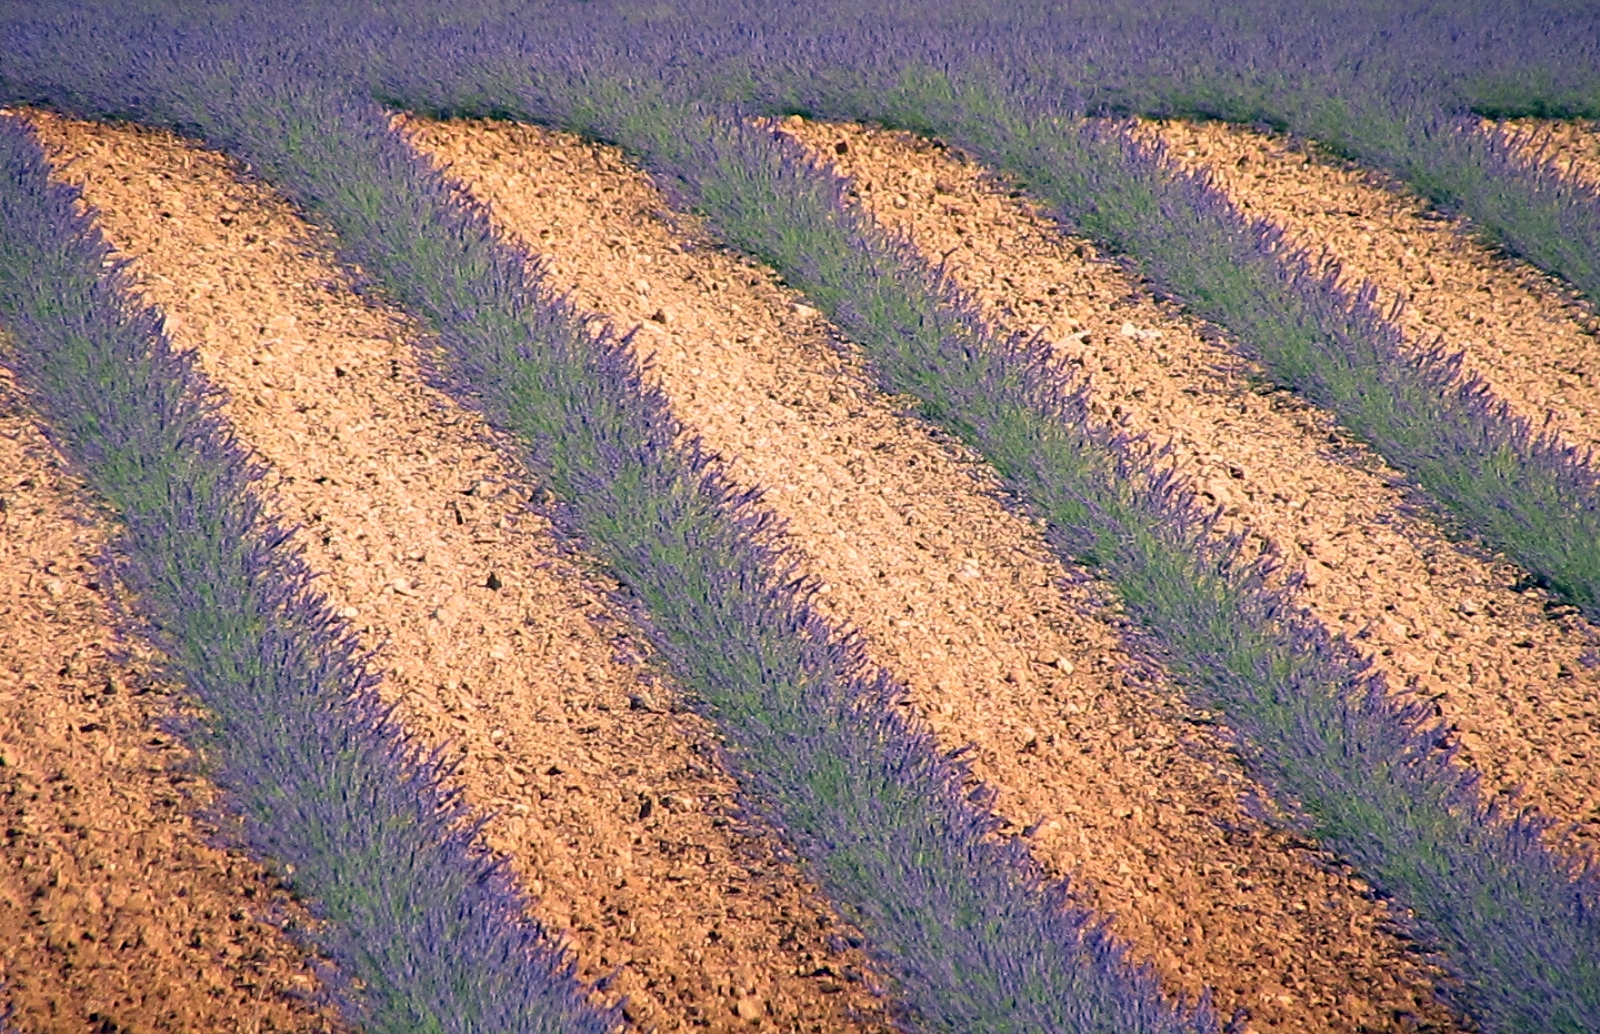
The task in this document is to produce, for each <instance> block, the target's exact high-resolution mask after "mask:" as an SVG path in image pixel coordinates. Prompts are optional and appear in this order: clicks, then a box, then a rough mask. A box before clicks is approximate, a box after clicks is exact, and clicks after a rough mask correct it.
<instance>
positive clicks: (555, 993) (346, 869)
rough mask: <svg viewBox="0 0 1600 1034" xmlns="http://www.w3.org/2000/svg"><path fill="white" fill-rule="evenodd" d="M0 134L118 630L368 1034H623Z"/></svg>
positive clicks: (25, 350) (30, 293) (340, 998)
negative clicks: (151, 674) (152, 662)
mask: <svg viewBox="0 0 1600 1034" xmlns="http://www.w3.org/2000/svg"><path fill="white" fill-rule="evenodd" d="M47 172H48V168H47V166H46V163H45V160H44V155H43V153H42V152H41V150H40V149H39V147H38V146H37V145H36V144H35V143H34V142H33V140H32V139H31V137H30V136H29V135H28V134H27V133H26V132H25V130H24V129H23V128H22V127H21V126H20V125H18V124H16V121H15V120H14V119H10V118H6V119H0V328H3V329H4V330H5V331H6V332H7V335H8V337H9V339H10V340H9V342H8V347H7V348H6V350H5V360H6V362H7V363H8V365H10V366H11V368H12V369H13V371H14V372H15V374H16V377H17V381H18V383H19V385H20V386H21V388H22V390H23V391H24V393H25V395H26V397H27V399H28V400H29V401H30V402H31V403H32V405H33V406H34V407H35V408H36V410H37V411H38V412H39V413H40V415H41V417H42V419H43V426H44V429H45V431H46V433H47V434H48V436H49V437H50V439H51V441H52V442H53V444H54V445H55V446H56V447H57V448H58V449H60V451H61V452H62V453H63V454H64V455H65V456H66V457H68V459H69V460H70V462H71V463H72V464H73V466H74V467H75V468H76V469H77V471H78V472H79V473H80V474H81V475H82V476H83V477H84V479H85V480H86V482H87V483H88V485H89V486H90V488H91V489H92V490H93V491H94V492H95V493H96V495H97V496H98V498H99V499H100V500H101V501H102V502H103V505H104V508H105V516H106V517H107V518H108V519H110V520H113V521H116V522H117V524H118V527H119V532H118V535H117V537H116V539H115V541H114V543H113V545H112V547H111V552H110V553H109V554H108V555H107V556H106V558H105V559H104V561H103V562H104V564H105V565H106V567H107V568H108V573H109V574H111V575H112V576H114V578H115V580H116V582H117V583H118V584H120V585H121V586H122V587H123V592H122V594H121V595H120V598H119V603H120V615H121V620H122V623H123V625H124V627H127V628H130V629H132V630H134V631H136V632H137V633H138V634H140V635H142V636H144V637H145V638H146V639H147V640H148V641H149V642H151V643H152V644H153V645H155V646H156V647H157V648H158V649H159V650H160V651H161V653H162V655H163V656H164V658H165V667H166V672H167V674H168V675H169V676H170V677H171V678H173V679H174V680H175V681H176V682H179V683H181V684H182V685H183V686H185V687H186V689H187V691H188V693H189V694H190V696H191V697H192V699H193V701H194V702H195V703H196V704H197V705H198V706H199V707H200V708H201V709H202V711H203V716H202V717H201V718H199V719H196V720H189V721H183V720H179V719H178V718H173V719H172V720H171V722H170V724H171V725H172V727H173V728H174V730H175V731H177V732H179V733H181V734H182V735H183V736H184V737H185V739H186V740H187V741H188V742H189V743H190V744H191V745H192V746H193V747H194V749H195V752H196V757H197V759H198V762H199V765H200V767H201V769H202V770H203V771H204V773H205V774H207V775H209V776H210V777H211V778H212V779H213V780H214V781H215V783H216V784H217V786H218V787H219V788H220V789H221V790H222V791H223V795H224V797H223V800H224V802H225V803H224V806H223V808H222V810H219V811H218V812H217V813H215V814H214V815H213V816H212V817H213V819H214V820H215V821H216V822H217V823H218V825H219V827H220V828H221V829H222V830H223V831H224V833H225V834H226V835H227V836H228V837H229V838H230V839H231V840H233V841H235V842H237V843H240V844H242V845H243V846H245V847H246V848H247V849H248V850H249V851H250V852H251V853H252V854H253V855H254V856H256V857H257V858H259V859H261V860H263V861H264V862H266V863H267V864H268V865H269V866H270V867H271V868H272V869H273V870H274V871H275V872H276V873H277V874H278V875H279V876H280V877H281V878H282V879H283V880H284V881H285V883H286V884H287V885H288V886H289V887H290V889H291V890H293V891H294V892H295V893H296V894H297V895H299V896H301V897H302V898H304V899H305V900H306V901H307V903H308V904H309V905H310V906H311V910H312V914H313V915H314V916H315V917H316V920H317V921H316V923H315V925H314V926H313V927H311V928H309V929H306V928H293V929H292V931H291V932H293V933H295V934H296V935H297V936H298V937H299V938H300V939H301V940H302V941H303V943H304V944H305V945H306V946H307V948H309V949H312V950H313V951H316V952H320V953H321V954H322V955H323V956H324V958H323V959H322V960H321V962H320V968H321V971H322V976H323V977H324V982H325V985H326V988H327V993H330V994H331V995H332V996H333V998H334V1000H335V1001H336V1002H337V1003H338V1005H339V1007H340V1009H341V1012H342V1014H343V1015H344V1017H345V1018H346V1020H347V1021H349V1022H350V1023H351V1024H352V1026H354V1027H358V1028H362V1029H365V1030H367V1031H371V1032H377V1031H396V1032H398V1031H405V1032H408V1034H414V1032H417V1031H428V1032H441V1034H442V1032H447V1031H461V1032H466V1031H476V1032H483V1031H550V1032H562V1034H571V1032H578V1031H587V1032H593V1034H600V1032H603V1031H607V1030H610V1029H612V1028H613V1027H614V1026H615V1025H616V1023H617V1021H618V1016H617V1013H616V1012H615V1011H614V1010H599V1009H595V1008H594V1007H592V1006H590V1005H589V1004H588V1003H587V1001H586V997H587V990H588V989H587V988H585V987H584V986H582V985H580V984H579V983H578V982H577V981H576V980H575V979H574V976H573V965H572V963H571V961H570V960H569V959H568V958H567V957H566V956H565V954H564V953H563V952H562V951H561V950H560V949H559V948H558V947H556V946H555V945H554V944H553V943H552V941H551V940H550V939H549V938H548V937H547V936H546V934H545V932H544V930H543V928H542V927H541V926H540V925H539V924H538V923H537V922H534V921H532V920H530V919H529V918H528V917H527V908H528V903H527V901H526V900H525V899H524V898H523V897H522V896H521V894H520V893H519V892H518V891H517V890H516V888H515V887H514V886H513V884H512V881H511V879H510V877H509V876H508V875H507V873H506V871H505V869H504V866H503V860H498V859H494V858H491V857H490V856H489V855H488V854H487V853H486V851H485V850H484V849H483V848H482V847H481V846H480V845H479V843H478V833H479V830H480V828H481V821H479V820H474V819H473V818H472V817H471V815H470V814H469V812H468V809H467V808H466V806H465V805H464V804H463V803H462V802H461V800H460V798H459V796H458V794H457V793H456V792H455V791H453V790H450V789H447V788H446V787H445V786H444V784H443V780H444V779H445V778H446V777H447V776H448V774H449V770H448V767H447V766H446V765H444V764H443V763H442V761H441V760H440V755H439V753H438V752H437V751H433V752H429V751H426V750H424V749H423V748H422V747H421V746H420V745H419V744H417V743H416V742H415V741H414V740H412V739H411V738H410V737H408V736H407V735H406V734H405V733H404V732H403V731H402V730H401V729H400V728H399V727H398V726H397V725H396V724H395V723H394V722H393V721H392V720H391V719H390V716H389V711H388V709H386V708H385V707H384V706H383V705H382V704H381V702H380V701H379V699H378V696H377V694H376V692H375V690H374V687H375V685H376V683H377V676H376V675H375V674H374V673H373V672H372V671H371V670H370V669H369V668H368V667H367V666H366V663H365V661H364V659H363V657H362V655H361V654H360V651H359V649H358V646H357V643H356V640H355V637H354V635H353V633H352V632H351V631H350V629H349V628H348V626H347V625H346V624H345V623H344V622H342V621H341V620H340V619H339V618H337V617H335V616H334V615H333V613H332V612H331V611H330V610H329V608H328V605H327V603H326V601H325V600H324V599H323V597H322V596H321V595H320V594H318V593H317V592H316V591H314V589H313V588H312V586H311V575H310V572H309V570H308V569H307V568H306V566H305V564H304V563H303V561H302V560H301V559H300V557H299V555H298V554H297V553H296V552H295V551H294V550H293V549H292V547H290V546H289V532H288V531H287V530H286V529H285V528H284V527H283V526H282V525H280V524H279V523H278V522H277V521H276V520H274V519H272V518H270V517H268V516H267V515H266V514H265V513H264V511H263V507H262V503H261V501H260V499H259V497H258V496H257V495H256V494H255V493H254V491H253V490H252V489H251V487H250V486H251V482H253V481H254V480H256V479H257V478H259V476H260V475H261V473H262V471H261V469H260V468H259V467H258V466H256V465H255V464H253V463H252V462H251V461H250V460H249V459H248V457H247V456H246V455H245V453H244V451H243V449H242V448H241V447H240V445H239V444H238V442H237V441H236V440H235V439H234V438H233V437H232V436H231V433H230V432H229V431H228V430H227V428H226V425H225V424H224V423H223V421H222V419H221V416H220V414H219V412H218V407H219V405H220V404H221V397H220V395H219V394H218V393H217V392H216V391H214V390H213V389H212V388H211V387H210V386H209V385H208V383H207V382H206V380H205V379H204V377H203V376H202V375H201V373H200V372H199V370H198V369H197V367H196V365H195V361H194V358H193V356H192V355H190V354H187V353H180V352H176V351H174V350H173V349H172V347H171V345H170V343H169V342H168V339H167V337H166V335H165V333H164V332H163V330H162V327H161V319H160V317H159V316H158V315H157V314H156V313H155V312H154V311H153V310H152V309H149V308H147V307H143V306H139V305H137V304H135V303H133V302H131V301H130V300H129V297H128V296H129V294H130V293H131V290H132V285H131V283H130V281H129V278H128V276H127V274H126V273H125V272H124V271H123V269H122V267H121V266H120V265H119V264H117V263H114V262H113V261H112V260H111V258H110V250H109V248H108V247H107V245H106V243H105V242H104V240H103V239H102V238H101V237H100V235H99V233H98V231H96V230H95V229H94V227H93V225H92V222H91V216H90V215H89V214H87V213H79V212H77V211H75V209H74V202H75V201H76V200H77V197H78V195H77V192H76V191H74V190H72V189H69V188H67V187H64V186H60V185H51V184H49V183H48V182H47Z"/></svg>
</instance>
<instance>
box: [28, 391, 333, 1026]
mask: <svg viewBox="0 0 1600 1034" xmlns="http://www.w3.org/2000/svg"><path fill="white" fill-rule="evenodd" d="M7 390H9V382H3V381H0V392H4V391H7ZM88 512H89V511H88V509H87V507H86V506H85V505H84V499H83V497H82V495H81V493H80V490H79V488H78V487H77V486H76V485H75V484H74V483H73V481H72V479H71V478H69V477H67V476H66V475H64V474H63V472H62V471H61V469H60V468H59V466H58V464H57V462H56V460H55V458H54V456H53V455H52V454H51V451H50V449H49V448H48V447H47V446H46V444H45V443H44V441H43V439H42V438H41V437H40V436H39V434H38V431H37V429H36V428H35V427H34V425H33V424H32V423H31V422H30V421H29V419H28V418H27V415H26V414H25V413H23V412H22V411H21V410H20V408H18V407H16V406H15V405H12V404H10V403H9V402H8V403H5V404H4V410H3V412H0V828H3V829H4V837H5V839H4V841H3V850H0V980H3V981H4V982H5V984H6V996H7V999H8V1000H9V1002H10V1003H11V1004H12V1005H13V1006H14V1007H15V1008H16V1011H17V1015H16V1018H15V1019H16V1024H17V1026H18V1028H19V1029H20V1030H24V1031H29V1032H45V1031H49V1032H61V1034H69V1032H71V1034H76V1032H81V1031H90V1030H93V1031H104V1032H110V1031H127V1032H136V1034H147V1032H150V1034H154V1032H172V1034H177V1032H187V1031H201V1030H204V1031H229V1032H239V1034H258V1032H265V1031H302V1032H310V1031H329V1030H332V1029H334V1027H333V1023H332V1015H331V1013H328V1014H319V1013H317V1012H315V1011H313V1010H312V1009H311V1008H309V1007H308V1006H307V1005H306V1004H305V1003H304V1001H303V1000H302V999H299V998H296V997H293V996H294V995H296V994H298V993H303V992H305V991H307V990H310V989H311V988H312V987H313V986H314V985H313V981H312V977H311V973H310V969H309V967H308V966H307V965H306V963H305V961H304V960H303V958H302V957H301V953H300V952H299V951H298V950H297V949H296V948H295V947H294V946H293V945H291V944H289V943H288V941H287V939H286V938H285V936H284V935H283V933H282V932H281V931H279V930H278V929H276V928H275V927H271V926H267V925H265V924H264V923H263V922H262V921H261V917H262V916H264V915H265V914H266V912H267V910H268V909H269V908H270V907H272V906H273V905H278V906H282V907H290V903H289V902H288V900H287V895H286V894H285V893H284V892H283V891H282V890H281V889H280V888H279V887H278V886H277V885H276V884H275V883H274V882H273V881H272V880H271V879H269V878H268V877H267V876H266V874H265V873H263V872H262V871H261V868H260V867H259V866H258V865H255V864H253V863H251V862H250V860H249V859H247V858H244V857H242V856H240V855H237V854H234V853H230V852H225V851H222V850H219V849H217V848H215V847H212V846H210V845H209V844H208V842H207V840H206V835H207V834H206V830H205V829H204V828H202V827H201V826H199V825H197V824H196V822H195V821H194V820H193V818H192V813H191V808H192V805H193V804H195V803H198V802H203V801H204V800H205V799H206V797H205V793H204V788H203V787H201V786H200V785H198V784H197V782H196V781H195V780H194V779H192V778H191V777H190V776H188V775H186V774H185V773H184V772H182V771H181V770H180V769H179V767H178V766H179V764H180V763H181V762H182V761H183V760H184V758H185V752H184V751H183V750H182V748H181V747H180V746H179V745H178V744H176V743H174V742H173V740H172V739H171V738H170V737H168V736H166V735H164V734H163V733H161V732H160V731H159V730H158V728H157V727H156V725H155V719H156V718H157V717H158V716H159V715H160V714H162V713H163V712H164V710H165V709H166V708H168V707H169V706H170V699H171V697H170V692H169V690H168V688H167V687H165V686H163V685H161V684H160V683H159V682H157V681H155V680H154V679H152V677H151V675H150V672H149V670H148V668H147V667H146V666H145V665H143V664H141V663H139V662H137V661H128V662H126V663H116V662H114V661H112V660H111V659H109V658H108V652H110V651H112V650H114V649H115V648H116V647H117V646H118V645H125V644H118V643H117V642H116V641H115V640H114V638H113V635H112V631H111V629H110V627H109V625H108V621H109V610H108V608H107V606H106V601H105V598H104V596H103V595H102V593H101V591H100V585H99V583H98V582H97V580H96V579H97V577H98V574H97V572H96V569H95V567H94V563H93V559H94V557H95V556H96V555H98V553H99V551H100V549H101V547H102V546H103V544H104V541H105V540H104V537H103V535H102V533H101V531H100V529H98V528H97V527H96V526H95V525H94V524H92V523H90V522H89V521H88V519H87V516H86V515H87V514H88ZM80 518H81V519H80ZM291 911H292V909H291ZM302 918H303V917H302Z"/></svg>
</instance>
